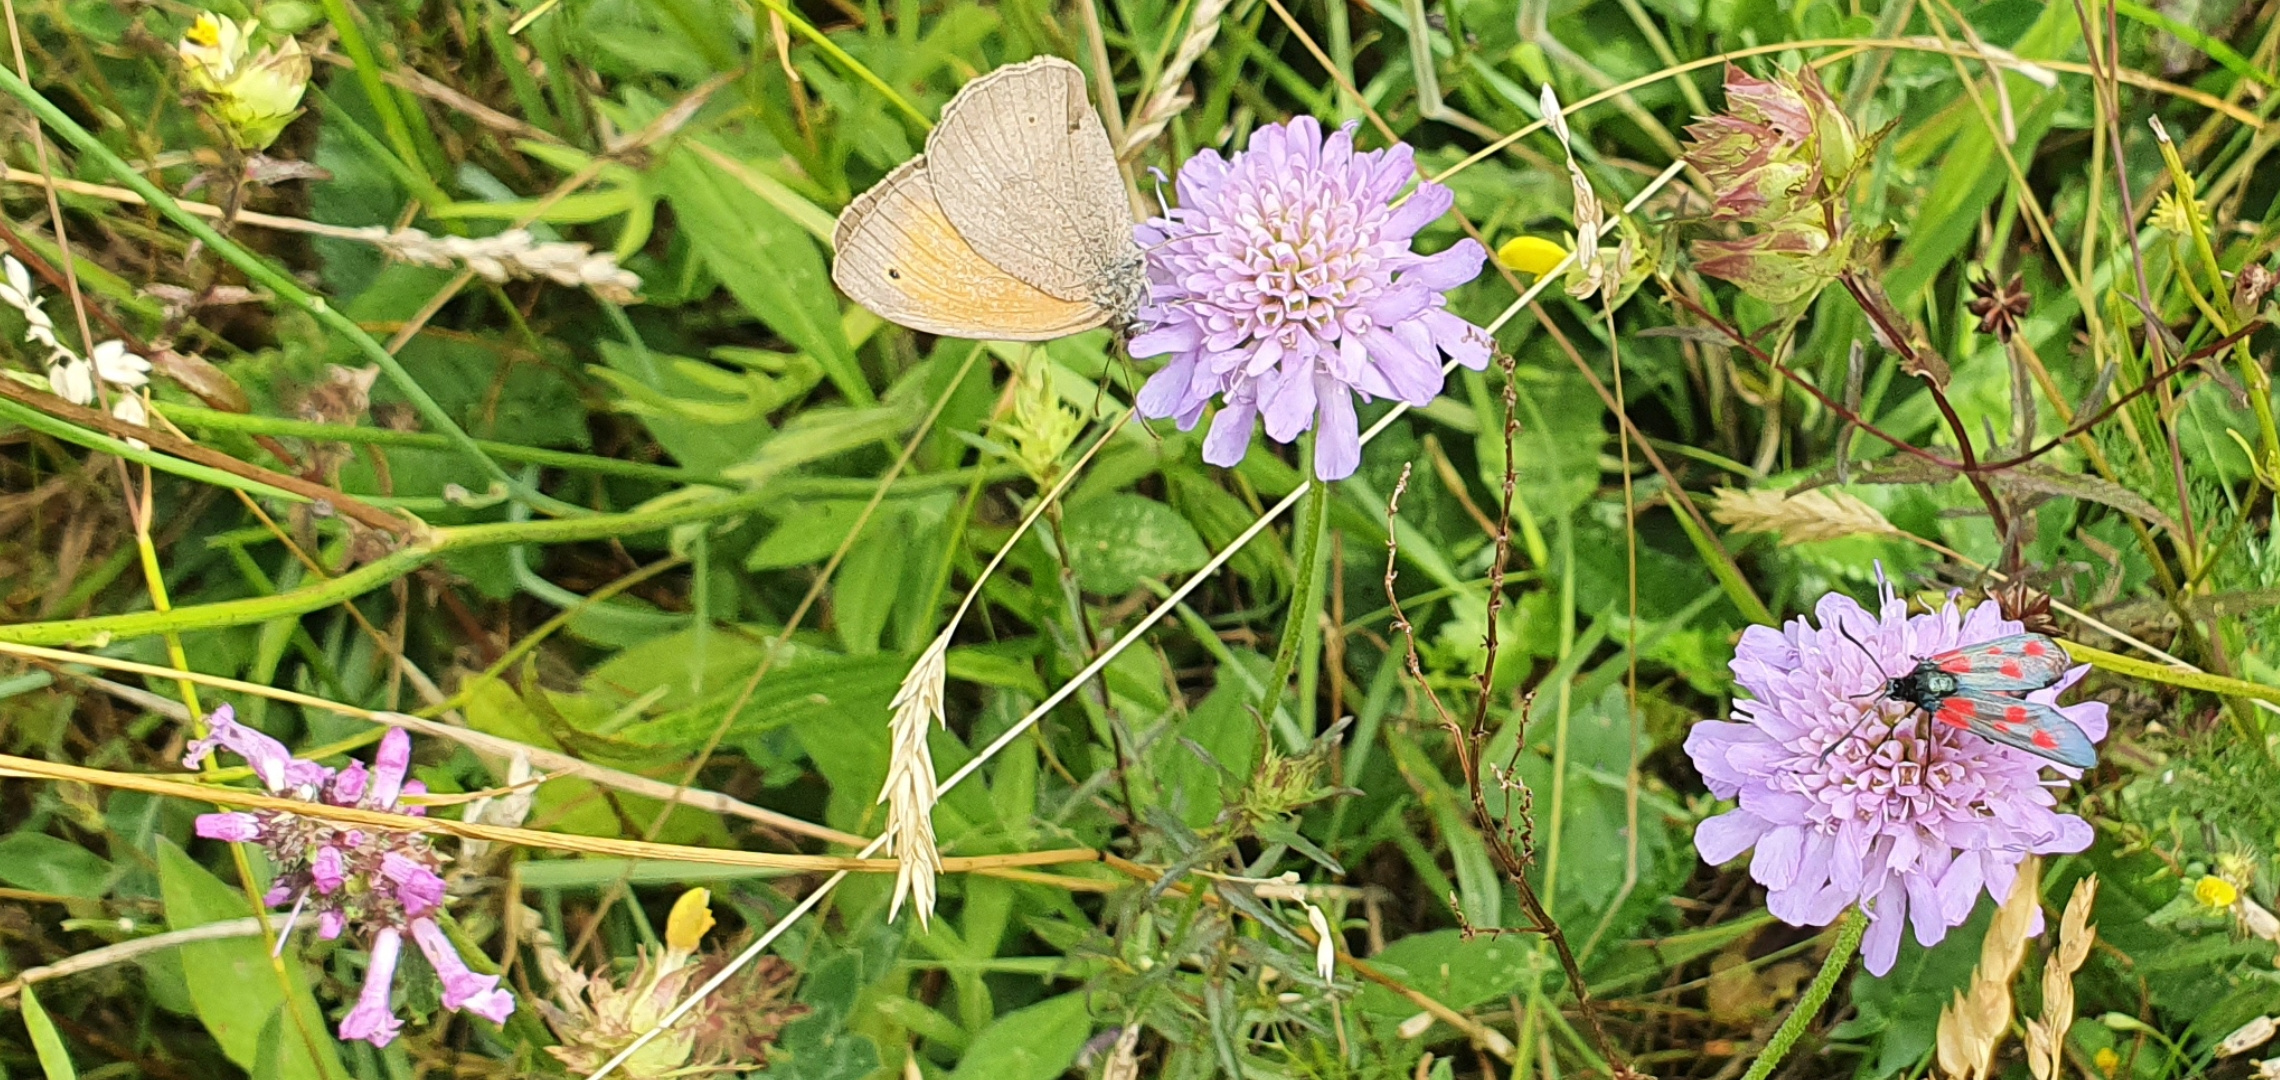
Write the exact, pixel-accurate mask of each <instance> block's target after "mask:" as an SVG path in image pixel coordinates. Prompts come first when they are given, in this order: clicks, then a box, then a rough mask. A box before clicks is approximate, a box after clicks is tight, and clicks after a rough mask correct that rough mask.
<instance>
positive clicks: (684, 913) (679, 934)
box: [665, 889, 713, 956]
mask: <svg viewBox="0 0 2280 1080" xmlns="http://www.w3.org/2000/svg"><path fill="white" fill-rule="evenodd" d="M711 902H712V891H711V890H709V889H690V890H689V891H688V892H685V893H682V894H681V898H680V899H679V900H675V901H673V913H672V914H671V915H668V916H666V917H665V947H666V948H667V949H670V950H672V951H673V952H675V953H678V954H680V955H682V956H687V955H688V954H690V953H693V952H696V951H697V941H698V939H700V938H702V937H704V936H705V931H707V930H710V929H712V927H713V914H712V907H711Z"/></svg>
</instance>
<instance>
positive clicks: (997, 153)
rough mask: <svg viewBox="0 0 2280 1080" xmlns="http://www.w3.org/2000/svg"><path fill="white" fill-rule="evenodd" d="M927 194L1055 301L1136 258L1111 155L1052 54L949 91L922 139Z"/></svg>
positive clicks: (1086, 103) (998, 259) (1080, 83)
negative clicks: (930, 178)
mask: <svg viewBox="0 0 2280 1080" xmlns="http://www.w3.org/2000/svg"><path fill="white" fill-rule="evenodd" d="M926 158H927V160H928V161H929V162H931V163H932V165H931V166H930V167H931V168H932V170H933V172H934V185H935V193H936V194H937V195H938V196H939V197H940V198H941V200H942V209H943V212H944V213H946V214H948V215H949V217H950V221H951V223H952V224H954V225H956V226H957V228H958V232H959V233H960V234H962V235H963V236H965V237H966V239H967V241H968V242H969V243H971V244H972V245H973V247H974V250H975V251H976V252H979V253H980V254H981V256H982V258H985V259H988V260H989V261H990V262H991V263H993V264H995V265H996V266H998V267H999V268H1001V269H1003V270H1005V271H1006V272H1007V273H1009V274H1012V275H1013V276H1014V277H1017V278H1019V279H1021V280H1022V281H1025V282H1028V283H1029V284H1031V285H1034V286H1036V287H1037V288H1039V289H1041V290H1043V291H1045V292H1047V293H1050V294H1052V295H1054V296H1058V297H1060V298H1062V299H1064V300H1089V299H1091V298H1093V297H1094V296H1096V295H1099V292H1100V288H1101V284H1102V282H1103V280H1104V279H1105V278H1107V277H1109V276H1110V275H1111V274H1112V273H1113V272H1114V271H1116V270H1117V269H1118V268H1119V267H1130V266H1133V265H1135V264H1136V263H1137V261H1138V258H1137V256H1138V246H1137V245H1136V244H1134V242H1133V240H1132V207H1131V205H1130V204H1129V203H1127V202H1126V201H1125V194H1124V178H1123V177H1122V176H1121V175H1120V174H1119V173H1118V172H1117V171H1116V151H1115V150H1114V149H1113V148H1112V147H1110V146H1109V144H1108V132H1107V131H1106V130H1105V129H1103V128H1102V127H1101V122H1100V114H1099V113H1096V112H1094V111H1093V107H1092V101H1091V99H1090V98H1088V97H1087V96H1086V94H1085V79H1084V74H1083V73H1082V72H1080V71H1078V70H1077V67H1076V65H1074V64H1071V63H1069V62H1068V61H1066V60H1063V59H1061V58H1059V57H1054V56H1040V57H1037V58H1036V59H1034V60H1028V61H1024V62H1022V63H1019V64H1008V65H1006V66H1005V67H1001V68H998V69H997V70H995V71H992V72H990V73H988V74H986V75H983V76H982V77H981V78H978V79H975V80H974V81H973V82H970V83H967V84H966V86H965V87H964V88H963V89H961V90H959V91H958V96H956V97H954V98H952V99H951V100H950V104H949V105H947V106H945V107H944V108H943V110H942V120H941V122H940V123H939V124H936V125H935V128H934V131H933V133H932V134H930V135H928V136H927V139H926Z"/></svg>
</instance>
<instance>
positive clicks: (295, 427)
mask: <svg viewBox="0 0 2280 1080" xmlns="http://www.w3.org/2000/svg"><path fill="white" fill-rule="evenodd" d="M153 411H155V412H158V413H160V414H163V415H164V416H165V417H166V418H167V419H169V420H172V421H174V422H175V423H177V424H180V425H182V426H183V427H186V428H198V429H202V430H206V431H242V432H246V433H248V434H255V435H283V436H286V437H288V438H295V439H316V440H320V441H325V442H337V443H350V444H361V445H366V446H400V447H405V448H407V449H416V450H444V451H449V450H452V449H454V447H453V446H452V443H451V440H450V439H447V438H445V437H444V436H441V435H434V434H430V433H428V432H425V431H396V430H393V429H390V428H377V427H350V426H348V425H346V424H320V423H317V422H315V421H312V420H288V419H286V418H284V417H280V416H259V415H255V414H253V413H239V412H225V411H223V410H221V409H208V408H205V407H203V406H199V405H182V404H175V403H171V402H166V403H160V404H157V405H155V406H153ZM475 445H477V446H479V447H482V448H483V450H484V452H485V453H488V454H490V455H491V456H492V457H495V458H497V459H499V460H500V461H514V462H527V463H529V464H532V465H538V466H541V467H544V468H549V469H567V470H571V471H575V472H583V473H592V474H594V475H597V476H620V477H624V478H625V479H628V480H654V481H656V482H658V483H661V484H714V485H719V486H724V487H725V486H728V485H729V482H728V481H726V480H723V479H721V478H720V477H718V476H714V475H712V474H709V473H703V472H698V471H696V470H694V469H684V468H680V467H677V466H673V465H654V464H651V463H649V462H645V461H620V460H618V459H616V458H606V457H601V456H599V455H595V454H580V453H576V452H573V451H569V450H548V449H544V448H542V447H536V446H522V445H519V444H516V443H505V442H494V441H492V440H489V439H477V440H475Z"/></svg>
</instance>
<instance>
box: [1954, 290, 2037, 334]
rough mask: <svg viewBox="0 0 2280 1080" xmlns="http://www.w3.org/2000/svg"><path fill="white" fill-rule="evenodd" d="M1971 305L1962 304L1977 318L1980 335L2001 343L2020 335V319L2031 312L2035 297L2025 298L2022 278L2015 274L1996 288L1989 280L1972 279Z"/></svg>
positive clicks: (2026, 296) (2025, 292) (2025, 291)
mask: <svg viewBox="0 0 2280 1080" xmlns="http://www.w3.org/2000/svg"><path fill="white" fill-rule="evenodd" d="M1971 297H1972V298H1971V302H1970V303H1968V304H1966V305H1964V306H1965V307H1966V308H1968V309H1970V311H1971V313H1972V314H1973V315H1977V316H1979V332H1980V333H1982V334H1993V335H1995V337H1996V338H1997V339H1999V340H2001V341H2002V342H2003V343H2004V344H2006V345H2008V344H2010V343H2011V337H2012V335H2014V334H2017V333H2018V332H2019V320H2021V319H2024V318H2026V317H2027V313H2028V312H2030V311H2033V310H2034V298H2033V297H2031V296H2028V295H2027V286H2026V281H2025V279H2024V278H2022V277H2020V276H2019V275H2017V274H2013V275H2011V280H2009V281H2007V282H2004V283H2003V284H2002V285H2000V286H1998V285H1996V284H1995V279H1994V278H1993V277H1992V276H1990V277H1984V278H1973V279H1972V281H1971Z"/></svg>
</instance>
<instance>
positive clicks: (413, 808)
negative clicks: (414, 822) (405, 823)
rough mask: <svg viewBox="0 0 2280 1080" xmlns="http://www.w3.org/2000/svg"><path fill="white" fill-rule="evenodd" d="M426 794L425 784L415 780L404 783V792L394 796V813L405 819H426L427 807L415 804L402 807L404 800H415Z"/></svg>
mask: <svg viewBox="0 0 2280 1080" xmlns="http://www.w3.org/2000/svg"><path fill="white" fill-rule="evenodd" d="M427 793H428V792H427V785H426V784H423V783H421V782H419V781H417V780H406V781H404V790H403V791H402V792H401V793H400V794H398V795H397V796H396V803H397V805H396V808H395V809H396V812H397V813H399V814H403V815H405V816H407V817H426V816H427V807H424V806H419V805H416V804H415V805H409V806H407V805H404V800H405V799H416V798H419V797H420V796H422V795H425V794H427Z"/></svg>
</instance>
